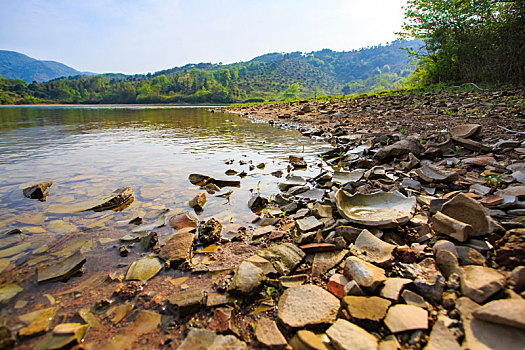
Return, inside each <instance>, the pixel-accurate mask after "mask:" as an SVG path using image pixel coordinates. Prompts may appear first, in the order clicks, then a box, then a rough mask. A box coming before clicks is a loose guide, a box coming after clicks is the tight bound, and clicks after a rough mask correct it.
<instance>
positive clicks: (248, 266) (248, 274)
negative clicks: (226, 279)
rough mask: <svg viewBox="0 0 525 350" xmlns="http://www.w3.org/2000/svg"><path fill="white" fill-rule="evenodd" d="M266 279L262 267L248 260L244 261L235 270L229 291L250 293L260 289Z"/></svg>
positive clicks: (242, 293)
mask: <svg viewBox="0 0 525 350" xmlns="http://www.w3.org/2000/svg"><path fill="white" fill-rule="evenodd" d="M264 279H265V275H264V271H263V270H262V269H260V268H258V267H257V266H255V265H254V264H252V263H250V262H248V261H243V262H242V263H241V264H240V265H239V266H238V267H237V269H236V270H235V274H234V275H233V278H232V281H231V283H230V286H229V287H228V293H231V294H241V295H250V294H252V293H254V292H256V291H257V290H258V288H259V287H260V285H261V283H262V282H263V281H264Z"/></svg>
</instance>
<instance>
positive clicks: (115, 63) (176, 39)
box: [0, 0, 406, 73]
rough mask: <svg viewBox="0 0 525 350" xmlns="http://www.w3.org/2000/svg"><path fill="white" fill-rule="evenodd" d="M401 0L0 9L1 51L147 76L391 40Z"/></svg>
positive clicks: (72, 1) (161, 0)
mask: <svg viewBox="0 0 525 350" xmlns="http://www.w3.org/2000/svg"><path fill="white" fill-rule="evenodd" d="M405 4H406V0H142V1H139V0H0V49H1V50H13V51H18V52H21V53H24V54H26V55H28V56H31V57H34V58H37V59H45V60H55V61H59V62H62V63H65V64H67V65H69V66H72V67H73V68H75V69H78V70H81V71H91V72H96V73H102V72H122V73H147V72H155V71H158V70H160V69H165V68H171V67H174V66H180V65H184V64H186V63H198V62H214V63H218V62H223V63H231V62H236V61H246V60H250V59H252V58H253V57H255V56H258V55H261V54H264V53H269V52H291V51H303V52H311V51H316V50H320V49H323V48H329V49H332V50H335V51H343V50H344V51H348V50H352V49H357V48H361V47H364V46H369V45H376V44H380V43H386V42H389V41H392V40H395V39H396V36H395V34H394V32H396V31H399V30H400V27H401V23H402V22H403V11H402V8H401V7H402V6H403V5H405Z"/></svg>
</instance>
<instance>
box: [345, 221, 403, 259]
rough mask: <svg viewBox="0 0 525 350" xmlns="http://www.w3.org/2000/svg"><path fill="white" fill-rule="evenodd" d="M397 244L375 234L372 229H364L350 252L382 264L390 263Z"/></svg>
mask: <svg viewBox="0 0 525 350" xmlns="http://www.w3.org/2000/svg"><path fill="white" fill-rule="evenodd" d="M394 248H395V246H394V245H392V244H389V243H387V242H384V241H382V240H380V239H379V238H377V237H376V236H374V235H373V234H372V233H371V232H370V231H368V230H366V229H365V230H363V231H361V233H360V234H359V236H358V237H357V239H356V240H355V243H354V245H353V246H352V247H351V248H350V252H351V253H352V254H354V255H355V256H357V257H359V258H361V259H363V260H365V261H368V262H370V263H374V264H377V265H380V266H385V265H388V264H389V263H391V262H392V260H393V259H394V257H393V256H392V251H393V250H394Z"/></svg>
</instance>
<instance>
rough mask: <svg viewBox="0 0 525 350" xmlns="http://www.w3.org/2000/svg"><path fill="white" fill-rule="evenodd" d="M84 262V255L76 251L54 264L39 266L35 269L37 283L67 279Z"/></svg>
mask: <svg viewBox="0 0 525 350" xmlns="http://www.w3.org/2000/svg"><path fill="white" fill-rule="evenodd" d="M85 262H86V258H85V257H84V255H82V253H81V252H80V251H77V252H75V253H73V254H72V255H70V256H68V257H67V258H65V259H64V260H62V261H60V262H58V263H56V264H53V265H48V266H39V267H38V269H37V282H38V283H43V282H52V281H59V280H64V279H67V278H69V277H70V276H71V275H73V274H75V273H76V272H78V271H79V270H80V269H81V268H82V266H83V265H84V263H85Z"/></svg>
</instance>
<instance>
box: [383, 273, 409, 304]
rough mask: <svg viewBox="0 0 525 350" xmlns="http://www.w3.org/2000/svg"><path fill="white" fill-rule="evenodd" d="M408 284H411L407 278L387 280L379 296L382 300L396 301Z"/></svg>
mask: <svg viewBox="0 0 525 350" xmlns="http://www.w3.org/2000/svg"><path fill="white" fill-rule="evenodd" d="M410 283H412V280H411V279H408V278H399V277H392V278H387V279H386V281H385V286H384V287H383V289H381V296H382V297H383V298H387V299H390V300H394V301H397V300H398V299H399V294H400V293H401V291H402V290H403V288H404V287H405V286H406V285H407V284H410Z"/></svg>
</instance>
